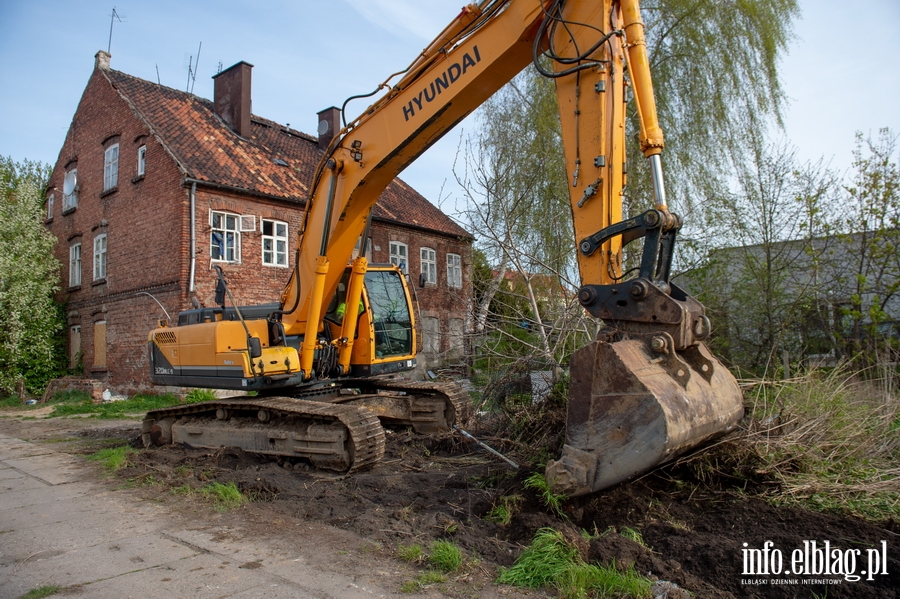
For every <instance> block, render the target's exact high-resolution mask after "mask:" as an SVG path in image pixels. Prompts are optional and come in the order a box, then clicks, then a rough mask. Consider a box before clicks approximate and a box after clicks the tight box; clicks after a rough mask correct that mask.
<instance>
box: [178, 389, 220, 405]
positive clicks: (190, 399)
mask: <svg viewBox="0 0 900 599" xmlns="http://www.w3.org/2000/svg"><path fill="white" fill-rule="evenodd" d="M215 399H217V398H216V392H215V391H213V390H212V389H191V390H190V392H188V394H187V395H185V396H184V403H199V402H201V401H214V400H215Z"/></svg>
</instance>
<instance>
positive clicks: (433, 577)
mask: <svg viewBox="0 0 900 599" xmlns="http://www.w3.org/2000/svg"><path fill="white" fill-rule="evenodd" d="M442 582H447V575H446V574H444V573H443V572H438V571H436V570H426V571H425V572H422V573H421V574H419V575H418V576H417V577H416V579H415V580H409V581H407V582H404V583H403V584H402V585H401V586H400V592H401V593H416V592H418V591H420V590H422V589H423V588H425V587H427V586H429V585H432V584H440V583H442Z"/></svg>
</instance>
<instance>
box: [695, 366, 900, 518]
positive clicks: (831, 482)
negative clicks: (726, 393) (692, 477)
mask: <svg viewBox="0 0 900 599" xmlns="http://www.w3.org/2000/svg"><path fill="white" fill-rule="evenodd" d="M861 374H868V373H859V372H854V371H852V370H851V369H850V368H849V367H848V366H847V365H842V366H840V367H837V368H834V369H830V370H813V371H810V372H807V373H805V374H803V375H802V376H798V377H795V378H793V379H790V380H786V381H772V380H764V381H754V382H752V383H751V384H749V386H748V389H747V390H746V392H745V400H746V404H747V405H746V407H747V417H746V418H745V421H744V429H743V431H742V433H741V434H740V435H739V436H738V437H737V438H736V439H734V440H733V441H731V442H730V443H729V446H730V447H729V449H728V451H729V452H731V455H729V456H727V457H726V461H727V462H730V464H731V466H732V468H734V469H735V470H738V469H742V470H743V476H747V477H752V478H757V479H763V480H765V481H769V482H770V483H774V484H769V485H768V489H769V490H768V491H767V492H766V493H765V495H766V496H767V497H768V498H769V499H770V500H771V501H773V502H774V503H777V504H785V505H803V506H804V507H809V508H813V509H818V510H824V511H836V512H843V513H853V514H855V515H857V516H861V517H865V518H869V519H883V518H888V517H897V516H898V515H900V507H898V506H900V465H898V464H900V395H898V392H897V390H896V387H895V386H894V385H890V384H885V383H884V381H881V380H878V379H873V378H871V377H865V376H861ZM712 453H713V455H714V457H716V458H721V457H722V455H723V454H722V452H719V454H718V455H715V453H716V452H715V451H713V452H712ZM691 461H693V462H694V466H695V467H700V468H702V465H703V464H704V461H705V463H706V464H707V465H708V464H709V463H710V461H709V457H708V456H707V457H701V458H700V459H699V460H698V459H697V458H694V457H692V458H688V459H687V460H686V462H691Z"/></svg>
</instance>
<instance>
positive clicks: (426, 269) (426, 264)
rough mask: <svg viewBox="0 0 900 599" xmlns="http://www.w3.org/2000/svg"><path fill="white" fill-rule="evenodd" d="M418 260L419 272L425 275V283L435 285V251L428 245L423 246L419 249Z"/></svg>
mask: <svg viewBox="0 0 900 599" xmlns="http://www.w3.org/2000/svg"><path fill="white" fill-rule="evenodd" d="M419 260H420V262H419V264H420V270H419V272H421V273H422V274H424V275H425V283H426V284H427V283H431V284H432V285H437V252H436V251H434V250H433V249H431V248H429V247H423V248H421V249H420V250H419Z"/></svg>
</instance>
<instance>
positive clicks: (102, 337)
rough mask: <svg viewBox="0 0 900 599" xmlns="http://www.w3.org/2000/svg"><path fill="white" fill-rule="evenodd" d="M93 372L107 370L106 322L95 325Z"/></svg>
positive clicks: (102, 321)
mask: <svg viewBox="0 0 900 599" xmlns="http://www.w3.org/2000/svg"><path fill="white" fill-rule="evenodd" d="M91 370H106V321H105V320H101V321H100V322H95V323H94V363H93V364H92V365H91Z"/></svg>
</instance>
